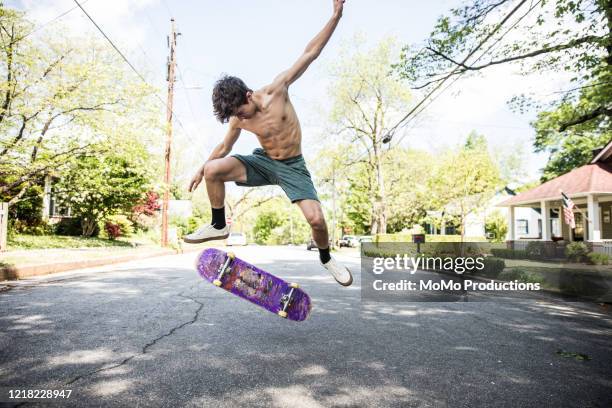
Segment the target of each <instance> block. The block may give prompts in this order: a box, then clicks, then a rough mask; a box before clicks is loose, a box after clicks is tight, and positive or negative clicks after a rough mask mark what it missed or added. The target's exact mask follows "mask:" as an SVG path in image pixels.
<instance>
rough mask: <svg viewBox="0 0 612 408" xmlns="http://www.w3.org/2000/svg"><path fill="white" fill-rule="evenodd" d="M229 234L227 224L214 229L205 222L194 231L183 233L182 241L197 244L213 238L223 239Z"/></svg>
mask: <svg viewBox="0 0 612 408" xmlns="http://www.w3.org/2000/svg"><path fill="white" fill-rule="evenodd" d="M228 236H229V225H226V226H225V227H223V228H221V229H216V228H215V227H213V226H212V225H210V224H206V225H204V226H202V227H200V228H198V229H197V230H195V232H192V233H191V234H188V235H185V236H184V237H183V241H185V242H186V243H188V244H199V243H202V242H206V241H212V240H214V239H225V238H227V237H228Z"/></svg>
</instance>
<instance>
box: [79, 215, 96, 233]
mask: <svg viewBox="0 0 612 408" xmlns="http://www.w3.org/2000/svg"><path fill="white" fill-rule="evenodd" d="M81 228H82V230H83V236H84V237H91V236H92V235H93V234H94V232H96V220H94V219H93V217H83V219H82V220H81Z"/></svg>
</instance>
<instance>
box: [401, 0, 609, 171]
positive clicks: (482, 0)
mask: <svg viewBox="0 0 612 408" xmlns="http://www.w3.org/2000/svg"><path fill="white" fill-rule="evenodd" d="M611 32H612V2H611V1H610V0H579V1H575V0H550V1H548V0H547V1H536V2H527V1H524V0H515V1H511V0H501V1H500V0H472V1H471V2H468V3H466V4H465V5H462V6H461V7H458V8H454V9H452V10H451V11H450V14H449V15H446V16H443V17H440V18H439V20H438V21H437V23H436V26H435V28H434V30H433V32H432V33H431V35H430V37H429V39H428V40H427V43H426V45H425V46H424V47H419V48H415V47H410V46H406V47H405V48H404V49H403V52H402V56H401V63H399V64H397V65H396V68H397V70H398V72H400V74H401V75H402V76H403V77H404V78H406V79H408V80H410V81H411V82H412V83H413V84H414V85H413V86H414V87H415V88H418V89H421V90H423V91H424V92H426V93H430V92H432V93H433V92H437V91H438V90H439V89H440V88H441V87H442V86H443V85H444V84H445V83H448V82H450V81H452V80H454V79H456V78H458V77H460V76H465V75H476V74H478V73H479V72H481V71H484V70H486V69H488V68H490V67H495V66H500V65H513V66H516V67H518V68H519V69H520V70H521V71H522V73H523V74H525V75H527V74H530V73H538V74H544V73H550V72H553V73H554V72H566V73H570V74H571V75H572V76H571V80H570V83H571V84H572V85H571V86H566V87H565V88H566V89H560V90H559V91H558V92H556V93H555V95H556V97H555V98H553V99H552V101H550V100H547V101H542V100H541V99H540V100H538V99H535V98H534V97H532V96H528V95H517V96H516V97H514V98H513V99H512V101H511V103H512V105H513V106H514V107H515V108H516V109H518V110H520V111H525V110H527V109H537V110H542V112H541V113H540V114H539V115H538V119H537V120H536V122H534V124H533V126H534V127H535V129H536V132H537V135H536V138H535V141H534V148H535V150H536V151H545V152H548V153H549V154H550V162H549V163H548V164H547V166H546V168H545V171H544V175H543V179H544V180H547V179H550V178H552V177H554V176H556V175H559V174H561V173H565V172H567V171H569V170H570V169H571V168H573V167H576V166H579V165H582V164H584V163H586V162H588V159H589V158H590V157H591V149H593V148H595V147H599V146H600V145H602V144H604V143H605V142H607V141H609V140H610V138H611V137H612V135H611V133H610V117H611V116H612V35H611ZM417 50H418V51H417ZM547 98H550V96H547ZM544 106H546V108H545V109H543V107H544Z"/></svg>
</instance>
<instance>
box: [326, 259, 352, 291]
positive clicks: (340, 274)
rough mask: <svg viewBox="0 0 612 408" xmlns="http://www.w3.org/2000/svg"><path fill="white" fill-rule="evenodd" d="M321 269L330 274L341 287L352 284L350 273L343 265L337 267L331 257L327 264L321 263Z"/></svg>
mask: <svg viewBox="0 0 612 408" xmlns="http://www.w3.org/2000/svg"><path fill="white" fill-rule="evenodd" d="M321 265H323V267H324V268H325V269H327V270H328V271H329V273H331V274H332V276H333V277H334V279H335V280H336V282H338V283H339V284H341V285H342V286H350V285H351V283H353V275H351V271H349V270H348V268H347V267H346V266H344V265H339V264H338V263H337V262H336V260H335V259H334V258H333V257H332V258H331V259H330V260H329V261H327V263H322V264H321Z"/></svg>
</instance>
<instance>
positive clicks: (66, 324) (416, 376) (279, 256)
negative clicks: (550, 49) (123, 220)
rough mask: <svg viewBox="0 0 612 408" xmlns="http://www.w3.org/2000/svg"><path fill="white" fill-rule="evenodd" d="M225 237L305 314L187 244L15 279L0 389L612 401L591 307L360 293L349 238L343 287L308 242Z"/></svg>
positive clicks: (5, 318) (3, 324) (424, 401)
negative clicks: (249, 290)
mask: <svg viewBox="0 0 612 408" xmlns="http://www.w3.org/2000/svg"><path fill="white" fill-rule="evenodd" d="M233 250H234V251H235V252H236V254H237V255H238V256H239V257H241V258H243V259H245V260H247V261H249V262H252V263H254V264H257V265H258V266H260V267H262V268H263V269H266V270H268V271H270V272H271V273H274V274H276V275H278V276H280V277H282V278H284V279H286V280H288V281H295V282H298V283H300V285H301V287H302V288H303V289H304V290H305V291H306V292H308V293H309V294H310V296H311V298H312V300H313V304H314V307H313V310H312V314H311V317H310V318H309V319H308V320H307V321H305V322H301V323H296V322H291V321H286V320H283V319H281V318H279V317H277V316H276V315H274V314H271V313H269V312H267V311H265V310H262V309H260V308H258V307H257V306H254V305H252V304H251V303H249V302H247V301H244V300H242V299H239V298H237V297H235V296H232V295H230V294H228V293H227V292H225V291H223V290H220V289H218V288H216V287H214V286H213V285H211V284H210V283H208V282H205V281H203V280H202V279H201V278H200V277H199V276H198V275H197V273H196V272H195V269H194V261H195V258H196V255H197V254H196V253H190V254H184V255H176V256H166V257H159V258H151V259H147V260H141V261H135V262H131V263H126V264H120V265H111V266H108V267H100V268H96V269H89V270H81V271H75V272H71V273H64V274H56V275H52V276H46V277H43V278H38V279H31V280H26V281H20V282H18V283H15V284H14V285H13V286H12V287H5V288H4V290H2V291H1V292H0V329H1V330H0V332H1V334H0V350H1V356H0V390H3V392H5V393H6V392H7V390H8V389H24V390H28V389H39V390H40V389H51V390H62V389H63V390H68V389H70V390H72V392H71V395H70V398H68V399H63V400H61V401H59V400H56V404H57V406H75V407H77V406H96V407H112V406H132V407H138V406H142V407H177V406H186V407H209V406H210V407H215V408H221V407H251V406H254V407H255V406H256V407H259V406H261V407H330V406H350V407H481V406H482V407H610V406H612V316H611V315H610V312H609V311H607V310H605V309H604V308H602V307H601V306H598V305H595V304H589V303H570V302H566V301H563V300H561V299H558V298H555V297H554V296H548V295H538V296H535V297H534V298H532V299H529V298H527V299H525V298H524V299H514V300H512V299H511V300H506V301H504V302H498V301H491V302H469V301H468V302H465V301H464V302H446V303H443V302H401V301H399V302H398V301H394V302H365V301H362V299H361V293H360V283H361V280H360V276H359V265H360V259H359V257H358V254H357V253H348V252H344V253H343V254H341V255H339V258H340V259H341V260H342V261H343V262H345V263H346V264H347V265H348V266H349V267H350V268H351V269H352V270H353V272H354V275H355V283H354V285H353V286H352V287H349V288H344V287H341V286H340V285H338V284H337V283H335V281H334V280H333V279H332V278H331V277H330V276H329V275H328V273H327V271H325V270H324V269H323V268H322V267H321V266H320V265H319V264H318V259H317V258H318V257H317V254H316V252H315V251H312V252H308V251H306V250H305V248H304V247H258V246H248V247H241V248H235V249H233ZM579 356H583V357H582V359H581V358H580V357H579ZM2 387H4V388H2ZM5 402H6V400H5ZM0 404H2V402H0ZM48 404H49V401H48V400H40V401H38V402H27V403H26V404H25V406H46V405H48Z"/></svg>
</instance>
